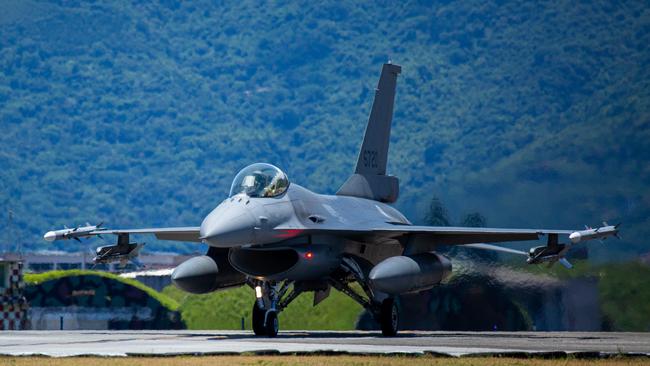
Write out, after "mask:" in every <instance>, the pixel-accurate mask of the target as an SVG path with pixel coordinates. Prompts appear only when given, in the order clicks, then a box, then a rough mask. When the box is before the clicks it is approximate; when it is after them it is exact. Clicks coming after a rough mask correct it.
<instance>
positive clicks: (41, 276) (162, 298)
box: [24, 269, 179, 311]
mask: <svg viewBox="0 0 650 366" xmlns="http://www.w3.org/2000/svg"><path fill="white" fill-rule="evenodd" d="M70 276H99V277H106V278H110V279H112V280H115V281H119V282H122V283H125V284H127V285H130V286H133V287H135V288H137V289H140V290H142V291H144V292H146V293H147V294H148V295H149V296H151V297H153V298H154V299H156V300H157V301H158V302H160V303H161V304H162V305H163V306H164V307H166V308H167V309H169V310H172V311H176V310H178V308H179V305H178V302H176V301H175V300H174V299H173V298H171V297H169V296H167V295H165V294H162V293H160V292H158V291H156V290H154V289H152V288H151V287H149V286H145V285H143V284H142V283H140V282H138V281H136V280H133V279H130V278H123V277H120V276H118V275H115V274H112V273H108V272H100V271H89V270H80V269H71V270H61V271H48V272H43V273H26V274H25V275H24V280H25V283H27V284H30V285H38V284H41V283H43V282H46V281H52V280H56V279H59V278H62V277H70Z"/></svg>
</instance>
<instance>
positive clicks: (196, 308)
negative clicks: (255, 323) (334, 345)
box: [163, 286, 363, 330]
mask: <svg viewBox="0 0 650 366" xmlns="http://www.w3.org/2000/svg"><path fill="white" fill-rule="evenodd" d="M163 294H166V295H168V296H169V297H171V298H174V299H176V301H178V302H179V303H180V304H181V305H180V312H181V316H182V318H183V321H184V322H185V324H186V325H187V327H188V329H241V318H244V319H245V320H244V325H245V328H246V329H252V326H251V311H252V308H253V301H254V299H255V293H254V291H253V290H252V289H251V288H250V287H248V286H242V287H239V288H236V289H230V290H224V291H220V292H212V293H209V294H205V295H191V294H188V293H186V292H183V291H181V290H179V289H177V288H176V287H174V286H168V287H166V288H165V289H164V290H163ZM312 302H313V293H311V292H309V293H304V294H302V295H300V296H298V298H296V299H295V300H294V301H293V302H292V303H291V304H290V305H289V306H288V307H287V308H286V309H285V310H284V311H283V312H281V313H280V328H281V329H304V330H314V329H318V330H323V329H328V330H352V329H354V326H355V324H356V321H357V318H358V317H359V314H360V313H361V311H362V310H363V309H362V308H361V306H360V305H358V304H357V303H356V302H354V301H353V300H351V299H350V298H348V297H347V296H345V295H343V294H341V293H339V292H338V291H335V290H332V291H331V293H330V296H329V297H328V298H327V299H325V300H323V302H321V303H320V304H318V306H316V307H314V308H312Z"/></svg>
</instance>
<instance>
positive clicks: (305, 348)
mask: <svg viewBox="0 0 650 366" xmlns="http://www.w3.org/2000/svg"><path fill="white" fill-rule="evenodd" d="M243 352H246V353H255V354H274V353H299V354H302V353H310V352H326V353H328V352H341V353H353V354H366V353H373V354H374V353H384V354H385V353H414V354H423V353H433V354H441V355H448V356H467V355H478V354H486V353H487V354H503V353H513V355H516V354H519V355H521V354H522V353H536V354H537V355H541V356H556V357H561V356H563V355H564V353H565V352H566V353H577V355H576V356H580V357H599V356H603V355H608V354H619V353H625V354H645V355H648V356H650V334H647V333H567V332H401V333H400V335H399V336H398V337H394V338H384V337H381V335H380V334H379V333H378V332H361V331H351V332H327V331H321V332H316V331H284V332H280V334H279V335H278V337H276V338H258V337H255V336H253V335H252V333H251V332H236V331H5V332H0V354H3V355H48V356H55V357H61V356H78V355H101V356H129V355H151V356H154V355H174V354H206V355H207V354H238V353H243Z"/></svg>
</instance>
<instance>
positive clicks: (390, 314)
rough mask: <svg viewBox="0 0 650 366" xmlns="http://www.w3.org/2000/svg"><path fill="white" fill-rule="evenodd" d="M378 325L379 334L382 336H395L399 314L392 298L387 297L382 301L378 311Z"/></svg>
mask: <svg viewBox="0 0 650 366" xmlns="http://www.w3.org/2000/svg"><path fill="white" fill-rule="evenodd" d="M379 324H380V325H381V334H382V335H383V336H385V337H394V336H396V335H397V328H398V326H399V313H398V311H397V303H395V299H394V298H392V297H389V298H387V299H385V300H384V301H382V303H381V308H380V311H379Z"/></svg>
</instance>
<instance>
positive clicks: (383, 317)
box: [330, 258, 399, 337]
mask: <svg viewBox="0 0 650 366" xmlns="http://www.w3.org/2000/svg"><path fill="white" fill-rule="evenodd" d="M342 269H343V271H344V272H343V275H339V276H333V277H332V278H331V279H330V283H331V285H332V286H333V287H334V288H336V289H337V290H339V291H340V292H342V293H344V294H345V295H348V296H349V297H350V298H351V299H352V300H354V301H356V302H357V303H359V304H360V305H361V306H363V307H364V308H365V309H366V310H368V311H369V312H370V313H371V314H372V315H373V316H374V318H375V319H376V320H377V322H378V323H379V325H380V326H381V334H382V335H383V336H385V337H394V336H396V335H397V331H398V329H399V311H398V310H399V309H398V308H397V302H396V301H395V298H394V297H390V296H387V295H386V294H380V293H376V292H374V291H373V290H372V289H371V288H370V287H369V286H368V282H367V281H366V280H365V277H364V272H363V271H362V270H361V268H360V267H359V265H358V264H357V263H356V262H355V261H354V260H352V259H350V258H345V259H344V261H343V265H342ZM352 282H357V283H358V284H359V285H360V286H361V289H362V290H363V292H364V294H365V295H366V296H365V297H364V296H362V295H360V294H359V293H358V292H357V291H355V290H353V289H352V288H351V287H350V285H349V283H352Z"/></svg>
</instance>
